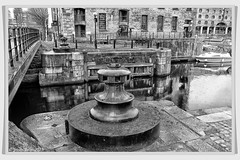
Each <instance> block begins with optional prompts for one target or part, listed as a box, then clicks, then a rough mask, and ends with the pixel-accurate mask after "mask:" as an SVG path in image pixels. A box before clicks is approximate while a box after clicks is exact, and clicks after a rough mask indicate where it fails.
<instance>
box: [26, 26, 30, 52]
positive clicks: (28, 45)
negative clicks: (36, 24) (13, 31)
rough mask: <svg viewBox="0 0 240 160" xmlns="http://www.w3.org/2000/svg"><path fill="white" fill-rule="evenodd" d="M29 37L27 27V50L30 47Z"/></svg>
mask: <svg viewBox="0 0 240 160" xmlns="http://www.w3.org/2000/svg"><path fill="white" fill-rule="evenodd" d="M29 37H30V35H29V28H28V27H27V49H29V47H30V44H29V40H30V39H29Z"/></svg>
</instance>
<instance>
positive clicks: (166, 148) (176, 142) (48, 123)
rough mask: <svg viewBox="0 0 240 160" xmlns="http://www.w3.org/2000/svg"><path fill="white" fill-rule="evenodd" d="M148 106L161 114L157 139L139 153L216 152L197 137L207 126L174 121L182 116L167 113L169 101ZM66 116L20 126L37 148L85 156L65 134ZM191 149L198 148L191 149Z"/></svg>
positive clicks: (37, 117)
mask: <svg viewBox="0 0 240 160" xmlns="http://www.w3.org/2000/svg"><path fill="white" fill-rule="evenodd" d="M144 103H148V102H144ZM149 104H151V105H153V104H155V107H156V108H158V109H159V111H160V113H161V114H160V116H161V121H160V136H159V138H158V139H157V140H156V141H155V142H154V143H153V144H152V145H150V146H147V147H145V148H143V149H142V150H139V152H141V151H145V152H154V151H158V152H204V151H207V150H208V149H209V152H211V151H218V150H217V149H216V150H214V149H213V148H214V147H213V146H211V143H209V142H212V140H211V139H209V140H208V141H209V142H206V141H204V140H202V138H203V136H202V134H200V133H201V132H203V131H207V130H208V127H207V125H206V124H204V123H203V122H201V121H199V120H197V119H194V117H192V116H190V117H189V116H186V117H185V119H181V120H179V119H177V118H176V117H178V116H176V115H178V114H182V112H170V111H171V109H169V107H172V108H175V106H174V105H173V104H172V103H170V102H169V101H161V102H156V103H155V102H154V103H153V102H149ZM183 112H185V111H183ZM67 113H68V110H66V111H56V112H48V113H41V114H36V115H31V116H29V117H27V118H26V119H24V120H23V122H22V123H21V126H22V128H23V130H24V131H25V132H27V133H28V134H30V135H32V136H34V137H35V138H36V139H37V140H38V141H39V144H40V145H42V146H44V147H45V148H48V149H50V150H54V151H56V152H85V151H87V152H88V150H86V149H84V148H82V147H80V146H78V145H76V144H74V143H73V142H72V141H71V140H70V139H69V137H68V135H67V134H66V132H65V124H64V122H65V119H66V116H67ZM176 113H177V114H176ZM171 114H172V115H171ZM191 122H192V124H191ZM190 124H191V125H190ZM198 126H199V128H198ZM199 132H200V133H199ZM212 143H213V142H212ZM194 145H199V146H198V147H196V146H195V147H193V146H194Z"/></svg>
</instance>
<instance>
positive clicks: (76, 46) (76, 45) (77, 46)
mask: <svg viewBox="0 0 240 160" xmlns="http://www.w3.org/2000/svg"><path fill="white" fill-rule="evenodd" d="M75 48H76V49H77V48H78V46H77V40H76V41H75Z"/></svg>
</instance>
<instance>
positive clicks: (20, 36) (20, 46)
mask: <svg viewBox="0 0 240 160" xmlns="http://www.w3.org/2000/svg"><path fill="white" fill-rule="evenodd" d="M21 38H22V35H21V28H20V27H19V28H18V45H19V55H20V57H22V52H23V49H22V42H21Z"/></svg>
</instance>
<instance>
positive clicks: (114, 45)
mask: <svg viewBox="0 0 240 160" xmlns="http://www.w3.org/2000/svg"><path fill="white" fill-rule="evenodd" d="M115 47H116V39H114V40H113V48H114V49H115Z"/></svg>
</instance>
